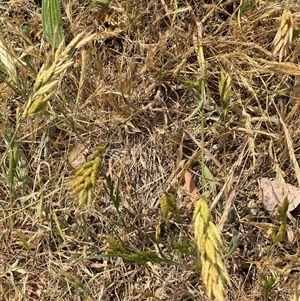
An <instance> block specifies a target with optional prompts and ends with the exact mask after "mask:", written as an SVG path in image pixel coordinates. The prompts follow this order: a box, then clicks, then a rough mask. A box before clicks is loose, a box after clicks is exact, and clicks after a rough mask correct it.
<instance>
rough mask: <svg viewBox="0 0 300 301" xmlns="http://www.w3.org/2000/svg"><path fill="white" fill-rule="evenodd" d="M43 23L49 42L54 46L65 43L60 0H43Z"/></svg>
mask: <svg viewBox="0 0 300 301" xmlns="http://www.w3.org/2000/svg"><path fill="white" fill-rule="evenodd" d="M42 24H43V30H44V36H45V39H46V40H47V42H48V43H49V44H50V45H52V46H53V47H54V48H57V47H58V46H59V45H60V44H61V43H65V35H64V29H63V26H62V15H61V9H60V4H59V0H43V2H42Z"/></svg>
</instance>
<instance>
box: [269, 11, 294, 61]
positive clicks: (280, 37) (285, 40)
mask: <svg viewBox="0 0 300 301" xmlns="http://www.w3.org/2000/svg"><path fill="white" fill-rule="evenodd" d="M292 37H293V19H292V13H291V11H290V10H289V9H286V10H284V12H283V14H282V16H281V23H280V27H279V29H278V31H277V34H276V36H275V38H274V41H273V45H274V49H273V54H274V56H279V62H281V61H282V59H283V58H284V57H285V56H286V54H287V48H288V46H289V43H290V42H291V41H292Z"/></svg>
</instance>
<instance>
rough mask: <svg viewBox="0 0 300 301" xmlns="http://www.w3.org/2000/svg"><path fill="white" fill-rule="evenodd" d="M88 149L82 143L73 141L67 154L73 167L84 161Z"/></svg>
mask: <svg viewBox="0 0 300 301" xmlns="http://www.w3.org/2000/svg"><path fill="white" fill-rule="evenodd" d="M87 152H88V149H87V148H86V147H85V145H84V144H82V143H80V142H75V144H74V146H73V147H72V148H71V150H70V151H69V154H68V160H69V163H70V164H71V166H72V167H73V168H75V169H77V168H78V167H80V166H81V165H82V164H83V163H85V162H86V156H85V155H86V154H87Z"/></svg>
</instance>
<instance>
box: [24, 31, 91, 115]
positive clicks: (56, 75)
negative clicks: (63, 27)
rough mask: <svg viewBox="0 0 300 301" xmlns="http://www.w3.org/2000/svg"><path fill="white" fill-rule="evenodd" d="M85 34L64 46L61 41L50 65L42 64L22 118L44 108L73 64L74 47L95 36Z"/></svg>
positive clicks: (79, 35) (78, 46)
mask: <svg viewBox="0 0 300 301" xmlns="http://www.w3.org/2000/svg"><path fill="white" fill-rule="evenodd" d="M85 35H86V33H85V32H82V33H80V34H78V35H77V36H76V37H75V38H74V39H73V40H72V41H71V42H70V43H69V44H68V45H67V47H66V48H64V43H61V44H60V45H59V47H58V48H57V50H56V52H55V55H54V61H53V63H52V64H51V65H50V66H47V65H45V64H44V65H43V66H42V68H41V69H40V71H39V73H38V75H37V78H36V81H35V84H34V87H33V93H32V95H31V96H30V98H29V101H28V103H27V107H26V109H25V111H24V113H23V115H22V118H23V119H25V118H27V117H30V116H33V115H35V114H37V113H39V112H41V111H43V110H44V109H45V107H46V105H47V103H48V101H49V99H50V98H51V97H52V94H53V92H52V91H53V88H54V87H55V86H56V85H57V83H58V82H59V80H60V76H61V75H62V74H63V73H64V71H66V70H67V68H69V67H70V66H71V65H73V54H74V51H75V49H77V48H80V47H82V46H83V45H85V44H86V43H88V42H89V41H91V40H92V39H93V38H94V37H95V35H93V34H92V35H88V36H85Z"/></svg>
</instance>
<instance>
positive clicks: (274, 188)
mask: <svg viewBox="0 0 300 301" xmlns="http://www.w3.org/2000/svg"><path fill="white" fill-rule="evenodd" d="M260 188H261V191H262V202H263V206H264V208H265V209H266V210H267V211H268V212H269V213H271V214H273V213H275V211H276V207H277V206H278V205H281V203H282V201H283V200H284V198H285V197H287V199H288V201H289V208H288V211H289V212H291V211H293V210H294V209H296V208H297V207H298V206H299V204H300V189H299V188H297V187H295V186H293V185H290V184H282V185H281V184H279V182H278V180H273V181H271V180H270V179H268V178H261V179H260Z"/></svg>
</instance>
